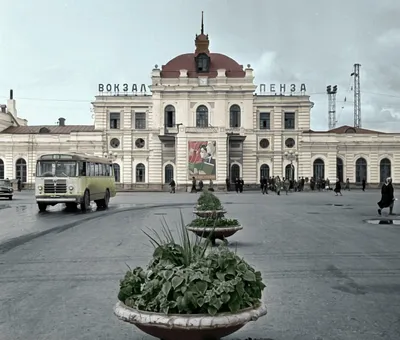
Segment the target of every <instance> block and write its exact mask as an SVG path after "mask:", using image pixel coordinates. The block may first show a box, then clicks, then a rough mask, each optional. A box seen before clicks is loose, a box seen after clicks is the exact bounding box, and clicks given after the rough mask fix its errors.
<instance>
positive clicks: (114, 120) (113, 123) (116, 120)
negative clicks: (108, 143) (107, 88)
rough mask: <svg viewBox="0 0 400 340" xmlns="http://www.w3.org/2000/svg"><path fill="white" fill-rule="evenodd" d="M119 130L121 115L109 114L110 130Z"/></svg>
mask: <svg viewBox="0 0 400 340" xmlns="http://www.w3.org/2000/svg"><path fill="white" fill-rule="evenodd" d="M120 128H121V114H120V113H117V112H112V113H110V129H120Z"/></svg>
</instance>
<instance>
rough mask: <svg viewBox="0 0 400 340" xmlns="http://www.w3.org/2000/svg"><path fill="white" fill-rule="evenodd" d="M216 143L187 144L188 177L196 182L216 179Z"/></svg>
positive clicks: (196, 142)
mask: <svg viewBox="0 0 400 340" xmlns="http://www.w3.org/2000/svg"><path fill="white" fill-rule="evenodd" d="M216 145H217V143H216V141H189V142H188V177H189V179H192V177H196V179H197V180H200V179H202V180H210V179H211V180H213V181H214V180H215V179H216V174H217V172H216V169H215V167H216V163H217V162H216V161H217V160H216V158H215V157H216Z"/></svg>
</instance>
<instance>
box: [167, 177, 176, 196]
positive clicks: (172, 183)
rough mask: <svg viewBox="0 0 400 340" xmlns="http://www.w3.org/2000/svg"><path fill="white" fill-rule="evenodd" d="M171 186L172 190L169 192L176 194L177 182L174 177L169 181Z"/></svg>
mask: <svg viewBox="0 0 400 340" xmlns="http://www.w3.org/2000/svg"><path fill="white" fill-rule="evenodd" d="M169 186H170V187H171V190H170V191H169V193H170V194H175V187H176V183H175V181H174V179H172V180H171V182H169Z"/></svg>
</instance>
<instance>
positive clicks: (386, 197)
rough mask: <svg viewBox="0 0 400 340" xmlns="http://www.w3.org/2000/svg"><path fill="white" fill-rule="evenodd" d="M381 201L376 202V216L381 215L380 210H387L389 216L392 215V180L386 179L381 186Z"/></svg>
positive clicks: (393, 199)
mask: <svg viewBox="0 0 400 340" xmlns="http://www.w3.org/2000/svg"><path fill="white" fill-rule="evenodd" d="M381 195H382V196H381V200H380V201H379V202H378V206H379V209H378V214H379V215H382V209H384V208H389V215H394V214H393V205H394V201H395V198H394V188H393V184H392V179H391V178H390V177H388V178H387V179H386V181H385V183H384V184H383V185H382V189H381Z"/></svg>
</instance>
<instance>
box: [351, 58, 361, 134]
mask: <svg viewBox="0 0 400 340" xmlns="http://www.w3.org/2000/svg"><path fill="white" fill-rule="evenodd" d="M360 66H361V65H360V64H354V72H353V73H352V74H351V76H354V87H353V90H354V127H355V128H360V127H361V90H360Z"/></svg>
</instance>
